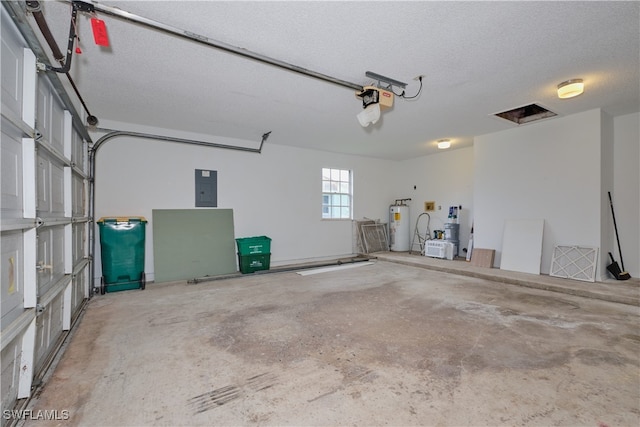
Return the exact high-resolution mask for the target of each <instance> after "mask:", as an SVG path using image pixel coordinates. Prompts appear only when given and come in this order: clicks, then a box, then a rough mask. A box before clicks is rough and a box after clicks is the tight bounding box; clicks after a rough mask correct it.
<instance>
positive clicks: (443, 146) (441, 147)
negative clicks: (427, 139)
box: [438, 139, 451, 150]
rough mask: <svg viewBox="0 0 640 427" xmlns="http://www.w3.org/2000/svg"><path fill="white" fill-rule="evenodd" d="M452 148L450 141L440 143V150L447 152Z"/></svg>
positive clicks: (445, 140) (443, 140) (444, 140)
mask: <svg viewBox="0 0 640 427" xmlns="http://www.w3.org/2000/svg"><path fill="white" fill-rule="evenodd" d="M449 147H451V141H450V140H448V139H441V140H439V141H438V148H439V149H441V150H446V149H447V148H449Z"/></svg>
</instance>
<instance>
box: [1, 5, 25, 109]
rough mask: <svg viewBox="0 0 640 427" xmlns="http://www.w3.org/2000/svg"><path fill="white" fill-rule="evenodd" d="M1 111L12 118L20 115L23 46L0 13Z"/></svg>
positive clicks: (8, 20) (9, 22)
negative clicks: (0, 21)
mask: <svg viewBox="0 0 640 427" xmlns="http://www.w3.org/2000/svg"><path fill="white" fill-rule="evenodd" d="M1 31H2V49H1V51H2V58H1V60H0V66H1V67H2V68H1V69H2V75H1V79H2V110H3V111H7V110H8V111H11V112H12V113H13V116H15V117H20V116H21V114H22V78H23V77H22V75H23V71H22V68H23V52H24V44H23V43H22V41H21V40H20V37H19V35H18V34H17V29H16V28H15V26H14V25H13V23H12V22H11V20H10V19H9V16H8V14H6V13H4V11H3V13H2V28H1Z"/></svg>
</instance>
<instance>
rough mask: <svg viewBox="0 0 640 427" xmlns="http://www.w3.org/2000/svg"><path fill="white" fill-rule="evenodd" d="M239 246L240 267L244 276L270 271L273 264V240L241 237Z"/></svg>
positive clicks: (237, 240) (238, 241) (238, 242)
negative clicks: (271, 263) (260, 271)
mask: <svg viewBox="0 0 640 427" xmlns="http://www.w3.org/2000/svg"><path fill="white" fill-rule="evenodd" d="M236 244H237V245H238V266H239V267H240V272H241V273H243V274H246V273H253V272H255V271H259V270H268V269H269V264H270V262H271V238H269V237H267V236H255V237H241V238H238V239H236Z"/></svg>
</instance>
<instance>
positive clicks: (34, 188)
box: [0, 7, 89, 425]
mask: <svg viewBox="0 0 640 427" xmlns="http://www.w3.org/2000/svg"><path fill="white" fill-rule="evenodd" d="M1 12H2V27H1V28H2V58H1V64H2V79H1V80H2V123H1V126H2V141H1V142H2V145H1V152H0V156H1V157H0V161H1V165H2V170H1V174H2V176H1V188H2V204H1V211H2V217H1V218H2V221H1V223H0V225H1V230H0V231H1V235H0V246H1V254H2V259H1V260H0V263H1V266H2V275H1V279H2V286H1V290H0V292H1V294H0V297H1V317H0V326H1V338H2V339H1V341H2V367H1V375H2V377H1V378H0V384H1V393H2V394H1V396H2V397H1V398H2V411H3V413H5V412H4V411H6V410H11V409H14V408H15V407H16V404H19V403H20V402H22V399H25V398H28V397H30V395H31V393H32V385H33V384H35V383H36V382H37V381H38V380H39V379H40V377H41V376H42V375H43V374H44V371H45V369H46V368H47V366H48V364H49V363H50V361H51V360H52V359H53V357H54V356H55V353H56V352H57V350H58V348H59V346H60V343H61V341H62V340H63V339H64V337H65V336H66V334H67V331H69V330H70V328H71V325H72V324H73V321H74V319H75V318H76V317H77V316H78V315H79V313H80V311H81V308H82V306H83V303H84V301H85V300H86V299H87V298H88V297H89V256H88V242H87V235H88V227H89V218H88V206H87V185H88V184H87V183H88V173H87V170H88V165H87V143H86V142H85V141H84V140H83V139H82V136H81V135H80V133H79V132H78V131H77V129H76V128H75V127H74V124H73V117H72V114H71V113H70V112H69V111H68V109H67V106H65V105H64V103H63V102H62V101H61V99H60V97H59V96H58V94H57V92H56V90H55V88H54V85H53V84H52V80H51V78H52V77H51V76H49V75H47V73H45V72H37V71H36V58H35V55H34V54H33V53H32V51H31V50H30V49H29V48H28V46H27V43H26V42H25V41H24V39H23V37H22V36H21V34H20V32H19V31H18V29H17V28H16V27H15V25H14V23H13V21H12V20H11V18H10V16H9V13H8V12H7V11H6V10H5V8H4V7H2V8H1ZM1 422H2V425H5V424H7V423H9V422H10V420H7V419H5V417H2V420H1Z"/></svg>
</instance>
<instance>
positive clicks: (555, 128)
mask: <svg viewBox="0 0 640 427" xmlns="http://www.w3.org/2000/svg"><path fill="white" fill-rule="evenodd" d="M600 144H601V113H600V110H591V111H587V112H585V113H580V114H575V115H572V116H568V117H562V118H554V119H550V120H545V121H541V122H538V123H532V124H528V125H523V126H521V127H517V128H514V129H510V130H507V131H503V132H499V133H493V134H488V135H482V136H478V137H476V138H475V140H474V162H475V166H474V197H473V200H474V203H473V209H474V220H475V229H474V243H475V246H476V247H483V248H491V249H496V260H495V265H496V266H499V265H500V259H501V254H502V252H501V247H502V235H503V227H504V222H505V220H507V219H544V220H545V231H544V237H543V251H542V266H541V271H542V272H543V273H545V274H548V273H549V270H550V264H551V256H552V253H553V247H554V246H555V245H584V246H596V247H600V245H601V241H600V223H601V187H600V186H601V183H600V179H601V153H600ZM605 194H606V193H605ZM599 270H602V269H599ZM600 272H601V271H600Z"/></svg>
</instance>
